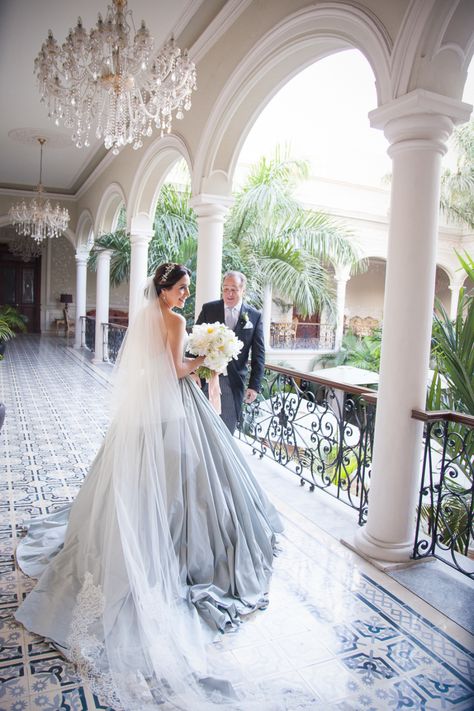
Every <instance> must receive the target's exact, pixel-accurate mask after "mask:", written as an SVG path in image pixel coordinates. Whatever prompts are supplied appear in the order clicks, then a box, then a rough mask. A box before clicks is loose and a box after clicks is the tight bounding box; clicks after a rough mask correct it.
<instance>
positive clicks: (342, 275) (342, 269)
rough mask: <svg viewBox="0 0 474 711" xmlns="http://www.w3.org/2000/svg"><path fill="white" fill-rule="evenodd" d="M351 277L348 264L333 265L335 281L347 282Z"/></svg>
mask: <svg viewBox="0 0 474 711" xmlns="http://www.w3.org/2000/svg"><path fill="white" fill-rule="evenodd" d="M350 278H351V268H350V266H349V265H348V264H335V265H334V279H335V280H336V281H337V282H340V281H343V282H347V281H349V279H350Z"/></svg>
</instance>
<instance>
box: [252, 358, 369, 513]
mask: <svg viewBox="0 0 474 711" xmlns="http://www.w3.org/2000/svg"><path fill="white" fill-rule="evenodd" d="M375 404H376V393H374V392H373V391H369V390H367V389H366V388H360V387H356V386H347V385H343V384H341V383H337V382H334V381H329V380H325V379H323V378H319V377H314V376H310V375H307V374H306V373H299V372H296V371H293V370H286V369H285V368H280V367H277V366H273V365H272V366H269V365H267V366H266V367H265V376H264V382H263V387H262V392H261V393H260V395H259V397H258V400H257V401H256V402H255V403H253V404H252V405H246V406H244V410H243V413H242V417H241V420H240V423H239V430H238V436H239V438H240V439H241V440H243V441H244V442H246V443H247V444H249V445H250V446H251V447H252V450H253V452H254V453H255V454H258V455H259V456H260V457H263V456H264V455H265V456H268V457H271V458H272V459H274V460H275V461H276V462H278V463H279V464H281V465H283V466H284V467H286V468H287V469H289V470H290V471H292V472H293V473H294V474H295V475H296V476H298V477H299V479H300V483H301V485H304V484H305V483H307V484H309V488H310V490H311V491H313V490H314V489H315V488H318V489H322V490H325V491H327V492H328V493H329V494H332V496H335V497H336V498H338V499H340V500H341V501H343V502H344V503H346V504H348V505H349V506H351V507H353V508H355V509H356V510H357V511H358V512H359V523H360V524H363V523H365V520H366V516H367V493H368V488H369V481H370V471H371V460H372V447H373V432H374V420H375Z"/></svg>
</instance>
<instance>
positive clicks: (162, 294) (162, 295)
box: [160, 291, 169, 306]
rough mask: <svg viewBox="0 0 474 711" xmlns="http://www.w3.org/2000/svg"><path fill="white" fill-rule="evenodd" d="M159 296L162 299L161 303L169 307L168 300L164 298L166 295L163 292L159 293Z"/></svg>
mask: <svg viewBox="0 0 474 711" xmlns="http://www.w3.org/2000/svg"><path fill="white" fill-rule="evenodd" d="M160 296H161V298H162V299H163V301H164V302H165V304H166V306H169V303H168V299H167V298H166V294H165V292H164V291H162V292H161V294H160Z"/></svg>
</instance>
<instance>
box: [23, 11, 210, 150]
mask: <svg viewBox="0 0 474 711" xmlns="http://www.w3.org/2000/svg"><path fill="white" fill-rule="evenodd" d="M153 44H154V40H153V38H152V37H151V36H150V33H149V30H148V29H147V27H146V25H145V22H143V21H142V24H141V26H140V29H139V30H138V32H135V26H134V24H133V18H132V12H131V10H128V9H127V0H112V5H109V6H108V7H107V14H106V16H105V18H104V19H103V18H102V16H101V14H100V13H99V16H98V20H97V24H96V26H95V27H94V28H93V29H91V30H90V32H89V33H87V31H86V30H85V29H84V27H83V25H82V20H81V18H80V17H79V18H78V21H77V25H76V27H75V28H74V30H72V29H71V30H70V31H69V34H68V36H67V37H66V40H65V41H64V43H63V44H62V45H61V46H60V45H59V44H58V42H57V41H56V40H55V39H54V37H53V33H52V32H51V30H49V33H48V38H47V40H46V42H44V43H43V45H42V47H41V51H40V53H39V54H38V56H37V58H36V60H35V73H36V76H37V78H38V82H39V87H40V92H41V100H42V101H43V102H45V103H46V104H47V106H48V110H49V116H50V118H52V119H53V120H54V121H55V123H56V125H59V124H60V123H61V122H62V123H63V124H64V126H66V127H67V128H68V129H72V131H73V135H72V139H73V141H74V143H75V144H76V146H77V147H78V148H81V147H82V146H85V147H87V146H89V145H90V142H89V137H90V132H91V129H92V125H93V124H96V131H95V135H96V137H97V138H99V139H103V141H104V145H105V147H106V148H107V149H109V148H112V152H113V153H114V154H117V153H118V151H119V149H120V148H121V147H122V146H125V145H127V144H132V146H133V148H135V149H138V148H141V146H142V145H143V141H142V138H143V137H144V136H151V134H152V131H153V125H154V126H156V128H158V129H160V130H161V135H162V136H163V134H164V133H169V132H170V131H171V122H172V117H173V113H174V114H175V116H176V118H177V119H182V118H183V116H184V114H183V111H188V110H189V109H190V108H191V93H192V92H193V91H194V90H195V89H196V70H195V66H194V63H193V62H191V61H190V60H189V59H188V56H187V53H186V51H185V52H183V53H181V50H180V49H179V48H178V47H176V45H175V43H174V40H173V39H171V40H170V41H169V42H168V43H166V44H165V46H164V47H163V48H162V50H161V51H160V52H159V54H157V55H154V54H153Z"/></svg>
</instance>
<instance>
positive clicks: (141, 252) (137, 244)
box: [128, 215, 153, 323]
mask: <svg viewBox="0 0 474 711" xmlns="http://www.w3.org/2000/svg"><path fill="white" fill-rule="evenodd" d="M152 236H153V227H152V224H151V221H150V219H149V218H148V217H144V216H143V215H138V216H137V217H134V218H132V223H131V229H130V244H131V255H130V287H129V298H128V322H129V323H131V322H132V320H133V317H134V316H135V314H136V312H137V308H138V307H139V304H140V303H142V296H143V293H142V292H143V289H144V288H145V282H146V279H147V276H148V245H149V244H150V240H151V238H152Z"/></svg>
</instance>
